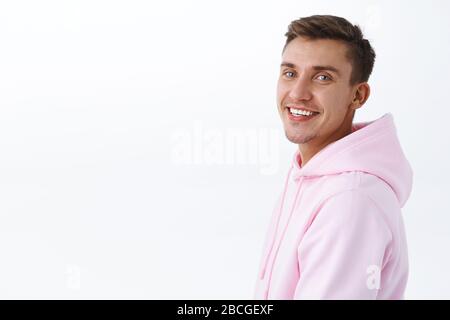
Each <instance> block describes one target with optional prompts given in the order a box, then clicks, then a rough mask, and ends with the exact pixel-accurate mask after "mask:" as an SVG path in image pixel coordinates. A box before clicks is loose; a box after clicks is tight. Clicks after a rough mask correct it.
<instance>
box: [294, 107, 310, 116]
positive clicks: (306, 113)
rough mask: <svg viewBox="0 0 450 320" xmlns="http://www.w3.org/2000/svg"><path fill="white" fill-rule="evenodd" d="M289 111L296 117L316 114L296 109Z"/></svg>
mask: <svg viewBox="0 0 450 320" xmlns="http://www.w3.org/2000/svg"><path fill="white" fill-rule="evenodd" d="M289 111H290V112H291V114H293V115H294V116H298V115H301V116H311V115H313V114H314V112H311V111H306V110H301V109H294V108H289Z"/></svg>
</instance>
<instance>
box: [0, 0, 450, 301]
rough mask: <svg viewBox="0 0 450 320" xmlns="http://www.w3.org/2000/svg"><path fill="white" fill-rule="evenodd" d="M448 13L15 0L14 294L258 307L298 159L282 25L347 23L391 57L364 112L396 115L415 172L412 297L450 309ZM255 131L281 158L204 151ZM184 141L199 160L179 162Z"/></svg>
mask: <svg viewBox="0 0 450 320" xmlns="http://www.w3.org/2000/svg"><path fill="white" fill-rule="evenodd" d="M449 9H450V5H449V2H448V1H420V2H418V1H339V2H338V1H299V0H295V1H279V0H277V1H229V0H228V1H221V2H219V1H181V0H179V1H158V2H157V1H130V0H127V1H111V0H108V1H93V0H89V1H60V0H58V1H56V0H55V1H17V0H15V1H4V0H2V1H1V2H0V298H7V299H11V298H25V299H26V298H43V299H47V298H62V299H67V298H74V299H78V298H88V299H89V298H106V299H108V298H124V299H129V298H137V299H141V298H146V299H251V298H252V295H253V285H254V283H255V280H256V277H257V269H258V266H259V259H260V254H261V250H262V244H263V238H264V235H265V232H266V228H267V224H268V219H269V217H270V214H271V211H272V207H273V205H274V202H275V199H276V197H277V195H278V194H279V192H281V187H282V181H283V180H284V178H285V174H286V173H287V170H288V165H289V164H290V161H291V158H292V154H293V152H294V151H295V149H296V146H295V145H293V144H290V143H289V142H288V141H287V140H286V139H285V137H284V133H283V131H282V127H281V122H280V121H279V118H278V114H277V111H276V98H275V97H276V95H275V94H276V91H275V90H276V81H277V76H278V71H279V69H278V68H279V63H280V57H281V49H282V46H283V45H284V42H285V37H284V33H285V32H286V31H287V26H288V24H289V23H290V22H291V21H292V20H295V19H297V18H299V17H302V16H308V15H311V14H334V15H340V16H343V17H345V18H347V19H348V20H349V21H351V22H353V23H355V24H359V25H360V26H361V27H362V29H363V32H364V34H365V36H366V37H367V38H368V39H369V40H370V41H371V43H372V45H373V46H374V48H375V51H376V54H377V59H376V63H375V68H374V72H373V74H372V76H371V79H370V82H369V83H370V84H371V88H372V92H371V96H370V98H369V101H368V102H367V103H366V104H365V105H364V107H363V108H362V109H360V111H359V112H358V113H357V114H356V117H355V120H356V121H368V120H373V119H376V118H378V117H380V116H382V115H383V114H385V113H387V112H391V113H392V114H393V116H394V121H395V123H396V126H397V130H398V133H399V137H400V140H401V143H402V146H403V148H404V152H405V154H406V155H407V157H408V159H409V160H410V162H411V165H412V167H413V169H414V186H413V192H412V194H411V198H410V200H409V202H408V203H407V205H406V206H405V207H404V209H403V213H404V218H405V223H406V228H407V235H408V241H409V255H410V278H409V283H408V287H407V291H406V298H408V299H422V298H424V299H430V298H440V299H442V298H446V299H449V298H450V277H449V276H448V274H449V271H450V258H449V254H448V252H449V249H448V247H449V244H450V232H449V223H450V205H449V191H450V190H449V185H448V183H449V181H450V173H449V172H450V171H449V169H448V164H449V163H450V152H449V143H448V137H449V133H450V132H449V131H450V129H449V123H448V117H449V116H450V112H449V108H450V104H449V103H448V100H447V99H448V90H449V81H448V76H449V73H450V63H449V57H450V43H449V39H450V22H449V19H448V16H449V13H450V11H449ZM232 130H234V131H232ZM246 130H249V131H250V134H253V135H255V134H256V136H257V137H258V140H257V143H258V148H260V149H258V150H265V151H266V154H268V155H269V157H263V155H261V154H258V155H257V157H256V160H255V159H253V160H245V159H244V161H243V162H242V163H239V162H238V161H234V162H233V161H231V162H230V163H223V164H220V163H219V162H220V161H216V162H214V161H211V159H209V158H207V157H206V156H205V154H206V153H207V150H208V148H211V145H212V147H216V150H219V151H221V152H222V154H223V158H222V159H225V157H226V156H230V157H233V156H235V155H236V154H237V153H238V151H236V150H234V149H233V148H229V147H227V146H226V144H221V143H220V141H221V140H220V139H221V138H223V139H226V138H229V137H231V135H232V133H231V132H238V134H241V135H243V134H244V132H247V131H246ZM267 133H268V134H267ZM180 135H181V136H183V137H184V138H185V139H184V140H183V141H185V142H184V145H183V146H185V147H186V146H188V147H189V150H196V151H195V152H196V153H195V152H194V151H192V152H193V153H192V154H194V153H195V154H196V155H197V158H196V159H195V160H192V161H190V162H189V159H184V160H182V161H176V160H177V159H178V160H179V158H177V157H176V156H174V153H175V151H177V150H178V149H179V147H180V145H177V144H176V143H175V142H174V141H178V140H176V139H178V138H179V137H180ZM177 137H178V138H177ZM211 137H215V138H214V139H213V138H211ZM208 139H210V140H208ZM211 139H212V140H211ZM208 141H209V142H208ZM233 146H236V144H231V147H233ZM198 155H201V156H200V157H198ZM217 159H218V158H217ZM217 159H216V160H217ZM249 159H250V158H249ZM213 160H214V159H213ZM219 160H220V159H219Z"/></svg>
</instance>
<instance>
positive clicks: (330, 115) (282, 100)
mask: <svg viewBox="0 0 450 320" xmlns="http://www.w3.org/2000/svg"><path fill="white" fill-rule="evenodd" d="M346 52H347V47H346V45H345V44H344V43H342V42H340V41H337V40H329V39H319V40H308V39H305V38H302V37H298V38H295V39H294V40H292V41H291V42H290V43H289V44H288V45H287V46H286V48H285V51H284V53H283V55H282V65H281V68H280V76H279V79H278V88H277V104H278V111H279V113H280V116H281V119H282V121H283V125H284V130H285V132H286V137H287V138H288V139H289V140H290V141H291V142H293V143H296V144H308V145H311V146H315V147H316V148H317V147H319V148H321V147H324V146H326V145H327V144H329V143H330V142H333V141H336V140H338V139H340V138H341V137H342V136H344V135H346V134H348V133H349V132H346V131H348V130H351V123H352V114H353V109H352V108H351V102H352V99H353V97H354V93H355V86H351V85H350V76H351V72H352V65H351V64H350V62H349V61H348V59H347V58H346ZM286 64H287V65H286ZM333 69H334V70H333ZM290 106H292V107H294V108H293V109H306V110H311V111H315V112H317V114H314V115H313V116H307V117H304V116H301V115H292V114H291V110H292V109H290V108H289V107H290ZM294 112H295V110H294Z"/></svg>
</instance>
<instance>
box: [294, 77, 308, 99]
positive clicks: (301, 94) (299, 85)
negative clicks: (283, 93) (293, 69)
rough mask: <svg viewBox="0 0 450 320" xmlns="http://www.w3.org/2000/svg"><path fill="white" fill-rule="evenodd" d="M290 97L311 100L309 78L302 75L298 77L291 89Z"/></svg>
mask: <svg viewBox="0 0 450 320" xmlns="http://www.w3.org/2000/svg"><path fill="white" fill-rule="evenodd" d="M289 97H290V98H291V99H292V100H310V99H311V98H312V93H311V87H310V83H309V81H308V79H306V78H305V77H301V76H300V77H298V78H297V80H296V81H295V83H293V85H292V88H291V90H290V91H289Z"/></svg>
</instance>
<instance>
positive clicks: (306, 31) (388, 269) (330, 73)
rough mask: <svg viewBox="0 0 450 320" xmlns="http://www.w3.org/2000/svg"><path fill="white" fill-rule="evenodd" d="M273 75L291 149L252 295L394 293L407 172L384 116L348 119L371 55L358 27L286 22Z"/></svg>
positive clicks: (364, 91)
mask: <svg viewBox="0 0 450 320" xmlns="http://www.w3.org/2000/svg"><path fill="white" fill-rule="evenodd" d="M286 36H287V40H286V45H285V47H284V49H283V53H282V62H281V68H280V75H279V80H278V94H277V104H278V111H279V114H280V117H281V120H282V122H283V126H284V130H285V134H286V137H287V138H288V139H289V141H291V142H293V143H295V144H297V145H298V150H297V151H296V152H295V155H294V157H293V162H292V166H291V168H290V170H289V173H288V175H287V179H286V182H285V185H284V190H283V192H282V193H281V195H280V197H279V199H278V202H277V204H276V206H275V209H274V212H273V215H272V218H271V221H270V225H269V229H268V232H267V238H266V241H265V245H264V250H263V255H262V258H261V266H260V269H259V275H258V279H257V281H256V286H255V296H254V297H255V299H403V298H404V296H403V294H404V290H405V287H406V283H407V278H408V255H407V244H406V236H405V230H404V226H403V220H402V216H401V208H402V207H403V205H404V204H405V202H406V201H407V199H408V197H409V195H410V193H411V188H412V170H411V167H410V165H409V163H408V161H407V160H406V158H405V156H404V154H403V151H402V149H401V147H400V144H399V141H398V138H397V135H396V128H395V125H394V122H393V117H392V115H391V114H390V113H387V114H385V115H384V116H383V117H381V118H379V119H377V120H375V121H371V122H364V123H355V124H353V116H354V114H355V110H356V109H358V108H360V107H361V106H362V105H363V104H364V103H365V102H366V101H367V99H368V97H369V94H370V87H369V85H368V83H367V81H368V79H369V76H370V74H371V72H372V68H373V64H374V60H375V52H374V50H373V49H372V47H371V45H370V43H369V41H368V40H366V39H363V35H362V33H361V30H360V28H359V27H358V26H356V25H352V24H350V23H349V22H348V21H347V20H345V19H344V18H340V17H336V16H330V15H316V16H310V17H305V18H301V19H299V20H296V21H293V22H292V23H291V24H290V26H289V28H288V32H287V33H286Z"/></svg>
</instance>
